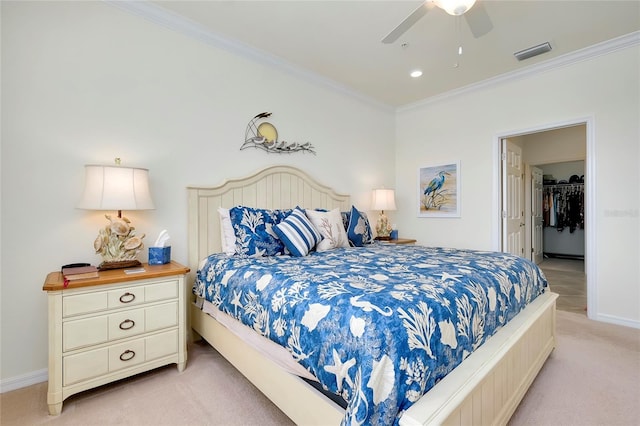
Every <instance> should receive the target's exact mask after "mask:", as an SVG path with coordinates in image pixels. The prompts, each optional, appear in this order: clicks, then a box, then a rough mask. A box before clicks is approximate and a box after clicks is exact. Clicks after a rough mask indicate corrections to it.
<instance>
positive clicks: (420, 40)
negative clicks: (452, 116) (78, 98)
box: [150, 0, 640, 107]
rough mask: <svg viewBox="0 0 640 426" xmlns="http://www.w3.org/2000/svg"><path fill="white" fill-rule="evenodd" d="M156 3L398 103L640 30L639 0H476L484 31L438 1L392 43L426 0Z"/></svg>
mask: <svg viewBox="0 0 640 426" xmlns="http://www.w3.org/2000/svg"><path fill="white" fill-rule="evenodd" d="M150 3H153V6H157V7H160V8H163V12H164V11H170V12H171V13H175V14H177V15H179V17H178V19H180V20H182V18H186V19H188V20H189V21H191V22H190V24H193V23H196V24H199V25H198V27H199V28H205V29H206V31H207V32H210V33H212V34H213V35H215V36H216V37H222V38H224V39H225V40H230V41H231V42H232V43H233V45H234V46H240V47H241V49H240V51H244V52H247V51H249V52H255V53H257V54H258V56H259V57H263V58H264V57H267V58H269V62H271V63H276V64H280V65H282V64H284V66H286V67H289V69H291V68H292V67H293V68H295V69H301V70H303V71H304V72H305V73H307V75H313V76H321V77H320V78H321V79H328V80H329V81H331V82H335V83H336V85H337V86H338V87H342V88H346V90H348V91H350V92H355V93H357V94H359V95H360V96H363V97H365V98H369V99H372V100H375V101H378V102H380V103H383V104H387V105H390V106H394V107H397V106H402V105H407V104H411V103H414V102H417V101H420V100H423V99H426V98H430V97H433V96H436V95H439V94H442V93H445V92H448V91H451V90H453V89H458V88H461V87H465V86H469V85H471V84H474V83H477V82H480V81H483V80H487V79H490V78H494V77H496V76H499V75H504V74H505V73H511V72H516V71H518V70H520V69H522V68H524V67H528V66H530V65H534V64H539V63H540V62H543V61H548V60H550V59H554V58H557V57H559V56H562V55H566V54H568V53H571V52H574V51H576V50H580V49H583V48H586V47H589V46H592V45H595V44H598V43H601V42H603V41H607V40H611V39H614V38H617V37H620V36H622V35H626V34H629V33H633V32H635V31H638V30H640V1H637V0H627V1H612V0H606V1H593V0H586V1H584V0H583V1H576V0H571V1H557V0H547V1H544V0H537V1H525V0H511V1H498V0H478V3H476V6H474V7H483V8H484V10H485V11H486V14H487V15H488V16H489V18H490V20H491V23H492V24H493V29H492V30H491V31H490V32H488V33H487V34H485V35H483V36H481V37H479V38H474V36H473V35H472V33H471V31H470V29H469V26H468V24H467V22H466V19H465V18H464V17H455V16H451V15H448V14H447V13H446V12H444V11H443V10H442V9H439V8H437V7H434V8H432V9H430V11H429V12H428V13H427V14H426V15H425V16H424V17H423V18H421V19H420V20H419V21H418V22H417V23H416V24H415V25H413V27H411V28H410V29H409V30H408V31H406V32H405V33H404V34H403V35H402V36H401V37H400V38H399V39H398V40H397V41H395V42H394V43H392V44H384V43H382V42H381V40H382V39H383V38H384V37H385V36H386V35H387V34H388V33H389V32H390V31H391V30H392V29H394V28H395V27H396V26H397V25H398V24H399V23H400V22H402V21H403V20H404V19H405V18H406V17H407V16H408V15H409V14H410V13H411V12H413V11H414V10H415V9H416V8H417V7H419V6H420V5H421V4H422V1H420V0H414V1H402V0H396V1H379V0H373V1H369V0H358V1H340V0H338V1H335V0H334V1H328V0H321V1H306V0H299V1H190V0H180V1H170V0H166V1H157V2H150ZM479 5H480V6H479ZM472 11H473V9H472V10H471V11H469V12H467V13H471V12H472ZM543 42H549V43H550V44H551V47H552V50H551V51H550V52H548V53H544V54H542V55H540V56H537V57H534V58H530V59H527V60H524V61H522V62H519V61H518V60H516V59H515V58H514V56H513V53H514V52H516V51H520V50H522V49H525V48H528V47H531V46H534V45H538V44H540V43H543ZM459 45H462V46H463V53H462V55H461V56H459V55H458V46H459ZM414 69H421V70H422V71H423V75H422V77H420V78H411V77H410V76H409V73H410V71H412V70H414Z"/></svg>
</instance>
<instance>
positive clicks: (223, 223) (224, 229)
mask: <svg viewBox="0 0 640 426" xmlns="http://www.w3.org/2000/svg"><path fill="white" fill-rule="evenodd" d="M218 215H219V216H220V244H221V246H222V252H223V253H226V254H228V255H229V256H233V255H234V254H236V234H235V233H234V232H233V225H231V217H230V216H229V209H225V208H224V207H218Z"/></svg>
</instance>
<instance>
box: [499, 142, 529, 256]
mask: <svg viewBox="0 0 640 426" xmlns="http://www.w3.org/2000/svg"><path fill="white" fill-rule="evenodd" d="M523 178H524V168H523V164H522V149H521V148H520V147H519V146H517V145H515V144H514V143H512V142H509V141H508V140H507V139H503V140H502V251H505V252H508V253H511V254H515V255H517V256H523V257H524V232H525V223H524V187H523Z"/></svg>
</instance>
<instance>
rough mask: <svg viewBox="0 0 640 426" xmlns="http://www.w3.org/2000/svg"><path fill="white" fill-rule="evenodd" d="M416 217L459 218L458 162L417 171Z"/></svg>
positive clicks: (422, 168)
mask: <svg viewBox="0 0 640 426" xmlns="http://www.w3.org/2000/svg"><path fill="white" fill-rule="evenodd" d="M418 200H419V203H418V216H420V217H460V162H459V161H457V162H453V163H448V164H440V165H435V166H427V167H421V168H420V169H419V170H418Z"/></svg>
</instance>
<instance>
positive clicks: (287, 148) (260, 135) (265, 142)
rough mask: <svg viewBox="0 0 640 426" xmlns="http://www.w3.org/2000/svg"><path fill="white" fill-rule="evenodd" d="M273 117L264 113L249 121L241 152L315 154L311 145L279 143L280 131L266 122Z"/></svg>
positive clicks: (306, 143)
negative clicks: (253, 149) (246, 150)
mask: <svg viewBox="0 0 640 426" xmlns="http://www.w3.org/2000/svg"><path fill="white" fill-rule="evenodd" d="M270 116H271V113H270V112H262V113H260V114H258V115H256V116H255V117H253V118H252V119H251V121H249V124H247V130H246V131H245V134H244V143H243V144H242V146H241V147H240V150H243V149H247V148H258V149H262V150H263V151H267V152H274V153H277V154H290V153H292V152H300V151H302V152H310V153H312V154H315V153H316V152H315V148H314V147H313V145H311V143H309V142H305V143H302V144H301V143H297V142H286V141H278V130H277V129H276V128H275V126H274V125H273V124H271V123H269V122H267V121H262V123H260V124H258V122H259V121H261V120H264V119H265V118H268V117H270Z"/></svg>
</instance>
